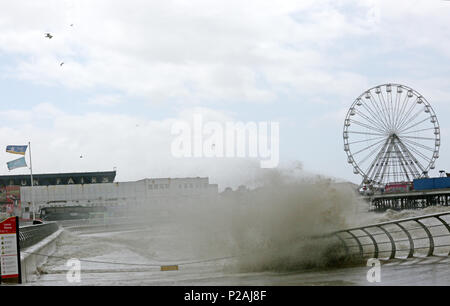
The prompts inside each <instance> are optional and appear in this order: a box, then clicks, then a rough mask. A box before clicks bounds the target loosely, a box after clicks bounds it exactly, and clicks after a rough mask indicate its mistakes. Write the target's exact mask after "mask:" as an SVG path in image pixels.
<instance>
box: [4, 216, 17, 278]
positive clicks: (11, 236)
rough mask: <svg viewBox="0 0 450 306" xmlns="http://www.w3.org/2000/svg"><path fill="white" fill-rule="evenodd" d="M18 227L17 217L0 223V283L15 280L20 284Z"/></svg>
mask: <svg viewBox="0 0 450 306" xmlns="http://www.w3.org/2000/svg"><path fill="white" fill-rule="evenodd" d="M18 225H19V224H18V217H10V218H8V219H6V220H4V221H3V222H0V275H1V277H0V281H1V280H5V279H14V278H17V282H19V283H20V282H21V280H20V248H19V239H18V234H19V233H18V229H19V226H18Z"/></svg>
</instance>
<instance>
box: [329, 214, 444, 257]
mask: <svg viewBox="0 0 450 306" xmlns="http://www.w3.org/2000/svg"><path fill="white" fill-rule="evenodd" d="M449 224H450V212H443V213H436V214H429V215H424V216H419V217H412V218H406V219H400V220H394V221H388V222H382V223H378V224H371V225H365V226H360V227H354V228H349V229H345V230H340V231H337V232H334V233H332V234H331V236H335V237H336V238H337V239H338V240H339V241H340V242H341V243H342V245H343V246H344V248H345V252H346V254H347V256H355V255H356V256H360V257H364V258H366V257H372V258H380V259H394V258H412V257H428V256H433V255H446V256H448V255H450V225H449Z"/></svg>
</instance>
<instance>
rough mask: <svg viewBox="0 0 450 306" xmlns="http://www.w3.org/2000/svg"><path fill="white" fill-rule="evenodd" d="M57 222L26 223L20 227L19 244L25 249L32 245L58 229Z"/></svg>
mask: <svg viewBox="0 0 450 306" xmlns="http://www.w3.org/2000/svg"><path fill="white" fill-rule="evenodd" d="M58 228H59V226H58V224H56V223H55V222H49V223H44V224H36V225H25V226H21V227H20V228H19V244H20V248H21V249H24V248H27V247H29V246H32V245H34V244H36V243H38V242H40V241H41V240H43V239H44V238H46V237H48V236H50V235H51V234H53V233H54V232H56V231H57V230H58Z"/></svg>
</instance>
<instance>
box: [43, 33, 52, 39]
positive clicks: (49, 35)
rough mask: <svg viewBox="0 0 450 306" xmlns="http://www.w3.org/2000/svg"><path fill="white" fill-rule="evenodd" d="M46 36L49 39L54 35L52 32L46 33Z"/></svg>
mask: <svg viewBox="0 0 450 306" xmlns="http://www.w3.org/2000/svg"><path fill="white" fill-rule="evenodd" d="M45 37H48V38H49V39H52V37H53V36H52V34H50V33H46V34H45Z"/></svg>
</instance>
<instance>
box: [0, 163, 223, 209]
mask: <svg viewBox="0 0 450 306" xmlns="http://www.w3.org/2000/svg"><path fill="white" fill-rule="evenodd" d="M115 175H116V172H115V171H111V172H84V173H59V174H37V175H33V181H34V186H33V200H34V205H35V208H36V210H37V211H38V210H39V209H40V208H43V207H49V206H74V205H81V206H106V207H109V208H111V209H112V210H130V209H137V210H138V211H139V210H146V209H159V210H160V209H164V207H165V206H170V207H177V206H178V205H185V204H188V203H195V202H200V201H204V202H208V201H211V200H214V198H215V197H216V196H217V195H218V185H217V184H209V179H208V178H205V177H203V178H202V177H195V178H146V179H142V180H138V181H131V182H114V179H115ZM30 182H31V181H30V176H29V175H14V176H10V175H8V176H0V187H1V188H3V189H5V190H6V189H7V188H8V190H9V189H11V186H20V197H19V199H17V200H18V201H17V202H16V209H17V207H19V210H20V211H21V212H22V214H23V217H24V218H27V217H29V213H30V211H31V209H32V204H31V203H32V199H31V184H30ZM16 194H18V192H17V191H16ZM8 204H9V205H11V203H10V202H8Z"/></svg>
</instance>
